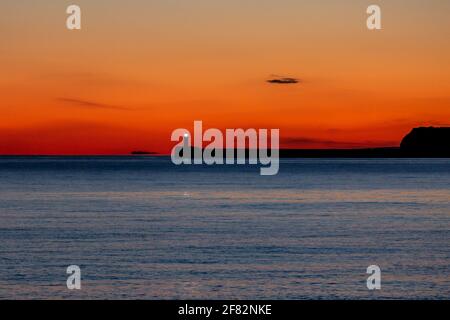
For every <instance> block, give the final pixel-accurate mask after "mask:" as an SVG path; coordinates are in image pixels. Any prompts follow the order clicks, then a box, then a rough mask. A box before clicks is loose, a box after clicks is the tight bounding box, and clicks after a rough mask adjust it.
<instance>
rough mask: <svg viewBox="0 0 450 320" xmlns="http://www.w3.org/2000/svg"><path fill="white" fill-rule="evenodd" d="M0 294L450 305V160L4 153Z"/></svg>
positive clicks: (0, 167)
mask: <svg viewBox="0 0 450 320" xmlns="http://www.w3.org/2000/svg"><path fill="white" fill-rule="evenodd" d="M73 264H74V265H78V266H80V268H81V272H82V288H81V290H79V291H71V290H68V289H67V287H66V279H67V276H68V275H67V274H66V268H67V267H68V266H69V265H73ZM369 265H378V266H380V268H381V272H382V288H381V290H377V291H369V290H368V289H367V287H366V279H367V277H368V276H369V275H367V274H366V269H367V267H368V266H369ZM0 298H1V299H5V298H19V299H28V298H43V299H55V298H76V299H80V298H81V299H112V298H119V299H132V298H137V299H174V298H175V299H317V298H324V299H325V298H327V299H347V298H361V299H366V298H433V299H449V298H450V159H307V160H305V159H293V160H282V162H281V167H280V173H279V174H278V175H277V176H272V177H269V176H266V177H263V176H260V175H259V167H258V166H219V167H206V166H184V167H176V166H174V165H172V164H171V162H170V159H169V158H152V157H26V158H20V157H1V158H0Z"/></svg>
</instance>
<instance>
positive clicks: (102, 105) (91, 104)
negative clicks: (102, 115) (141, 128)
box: [57, 98, 130, 110]
mask: <svg viewBox="0 0 450 320" xmlns="http://www.w3.org/2000/svg"><path fill="white" fill-rule="evenodd" d="M57 100H58V101H61V102H64V103H67V104H72V105H76V106H79V107H85V108H98V109H113V110H130V108H128V107H124V106H118V105H112V104H107V103H99V102H95V101H88V100H81V99H73V98H57Z"/></svg>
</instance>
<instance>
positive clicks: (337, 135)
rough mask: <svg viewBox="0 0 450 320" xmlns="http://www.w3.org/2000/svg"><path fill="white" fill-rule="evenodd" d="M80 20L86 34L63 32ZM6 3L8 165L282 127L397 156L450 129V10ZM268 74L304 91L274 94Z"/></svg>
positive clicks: (301, 137) (1, 39) (300, 139)
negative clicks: (379, 20) (372, 24)
mask: <svg viewBox="0 0 450 320" xmlns="http://www.w3.org/2000/svg"><path fill="white" fill-rule="evenodd" d="M72 3H76V4H78V5H80V6H81V8H82V14H83V16H82V18H83V20H82V30H81V31H69V30H67V29H66V28H65V19H66V17H67V15H66V14H65V10H66V7H67V6H68V5H69V4H72ZM372 3H373V1H362V0H361V1H356V0H355V1H345V0H341V1H338V0H329V1H300V0H280V1H278V0H277V1H268V0H259V1H256V0H252V1H250V0H245V1H243V0H239V1H238V0H228V1H210V0H193V1H180V0H178V1H176V0H165V1H163V0H160V1H139V0H129V1H127V2H125V1H117V0H110V1H87V0H78V1H75V2H72V1H58V2H57V4H55V1H50V0H42V1H35V2H32V3H29V2H27V1H12V0H5V1H2V2H1V3H0V12H1V13H0V14H1V16H2V18H1V19H0V70H1V72H0V97H1V102H0V154H127V153H129V152H130V151H132V150H147V151H156V152H160V153H168V152H169V151H170V149H171V148H172V146H173V145H174V143H172V142H171V141H170V134H171V132H172V130H174V129H176V128H188V129H191V128H192V125H193V121H194V120H202V121H203V123H204V127H205V128H210V127H216V128H220V129H225V128H237V127H242V128H250V127H251V128H269V129H270V128H279V129H280V131H281V147H289V148H293V147H300V148H349V147H373V146H394V145H398V144H399V142H400V140H401V138H402V137H403V136H404V135H405V134H406V133H407V132H408V131H409V130H410V129H411V128H412V127H414V126H419V125H449V124H450V59H449V57H450V41H449V39H450V19H448V13H449V12H450V2H449V1H441V0H430V1H420V0H412V1H411V0H410V1H402V0H398V1H376V3H378V4H379V5H380V6H381V8H382V10H383V30H382V31H369V30H367V28H366V24H365V20H366V17H367V15H366V13H365V11H366V8H367V6H368V5H370V4H372ZM272 75H281V76H289V77H294V78H298V79H300V83H298V84H292V85H277V84H269V83H267V82H266V80H268V79H270V78H271V77H272Z"/></svg>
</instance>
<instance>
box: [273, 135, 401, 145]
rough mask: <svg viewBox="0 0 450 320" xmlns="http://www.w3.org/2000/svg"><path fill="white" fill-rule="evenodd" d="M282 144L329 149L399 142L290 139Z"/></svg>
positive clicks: (286, 139) (395, 142)
mask: <svg viewBox="0 0 450 320" xmlns="http://www.w3.org/2000/svg"><path fill="white" fill-rule="evenodd" d="M282 143H283V144H285V145H290V146H302V147H317V146H319V147H327V148H366V147H373V146H383V147H392V146H398V144H399V142H397V141H358V142H355V141H338V140H328V139H318V138H308V137H288V138H285V139H283V140H282Z"/></svg>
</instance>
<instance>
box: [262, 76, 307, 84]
mask: <svg viewBox="0 0 450 320" xmlns="http://www.w3.org/2000/svg"><path fill="white" fill-rule="evenodd" d="M266 82H267V83H270V84H296V83H299V82H300V80H299V79H296V78H291V77H279V76H273V77H272V78H270V79H269V80H267V81H266Z"/></svg>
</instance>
